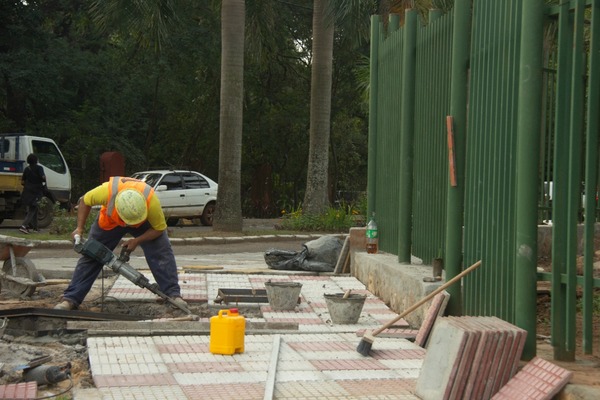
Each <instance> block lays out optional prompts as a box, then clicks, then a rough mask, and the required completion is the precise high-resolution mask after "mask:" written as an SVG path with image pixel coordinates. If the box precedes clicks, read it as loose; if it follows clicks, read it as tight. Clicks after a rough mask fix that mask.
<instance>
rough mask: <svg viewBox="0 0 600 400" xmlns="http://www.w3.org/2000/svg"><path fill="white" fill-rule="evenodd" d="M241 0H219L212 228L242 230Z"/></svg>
mask: <svg viewBox="0 0 600 400" xmlns="http://www.w3.org/2000/svg"><path fill="white" fill-rule="evenodd" d="M245 12H246V11H245V1H244V0H223V1H222V2H221V113H220V136H219V138H220V140H219V179H218V182H219V190H218V193H217V198H218V201H217V208H216V210H215V218H214V225H213V226H214V229H215V230H219V231H228V232H241V231H242V206H241V195H240V188H241V161H242V117H243V108H242V107H243V94H244V19H245Z"/></svg>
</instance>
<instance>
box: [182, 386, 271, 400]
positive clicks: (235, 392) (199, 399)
mask: <svg viewBox="0 0 600 400" xmlns="http://www.w3.org/2000/svg"><path fill="white" fill-rule="evenodd" d="M181 388H182V389H183V392H184V393H185V395H186V398H187V399H188V400H213V399H214V400H217V399H219V400H220V399H244V400H254V399H264V396H265V385H264V383H225V384H212V385H184V386H181Z"/></svg>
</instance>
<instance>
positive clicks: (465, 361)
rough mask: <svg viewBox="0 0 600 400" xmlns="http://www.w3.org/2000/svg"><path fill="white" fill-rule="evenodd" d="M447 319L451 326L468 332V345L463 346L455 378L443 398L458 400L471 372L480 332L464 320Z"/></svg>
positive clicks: (458, 318)
mask: <svg viewBox="0 0 600 400" xmlns="http://www.w3.org/2000/svg"><path fill="white" fill-rule="evenodd" d="M449 319H450V321H452V323H453V324H456V325H457V326H460V327H461V328H462V329H465V330H467V331H468V332H469V339H468V344H467V345H466V346H465V348H464V350H463V352H462V354H461V356H460V357H461V359H460V363H459V365H458V368H457V371H456V378H455V380H454V383H453V385H452V387H451V388H450V391H446V393H445V398H450V399H460V398H462V394H463V392H464V390H465V386H466V384H467V380H468V378H469V375H470V374H471V371H472V366H473V358H474V357H475V352H476V351H477V349H478V348H479V341H480V340H481V331H480V330H477V329H475V328H473V327H472V326H471V325H470V324H469V323H468V320H466V319H465V318H460V317H451V318H449Z"/></svg>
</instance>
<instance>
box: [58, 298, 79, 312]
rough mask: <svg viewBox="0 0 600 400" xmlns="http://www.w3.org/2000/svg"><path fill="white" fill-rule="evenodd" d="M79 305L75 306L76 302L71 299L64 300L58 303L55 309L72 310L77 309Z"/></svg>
mask: <svg viewBox="0 0 600 400" xmlns="http://www.w3.org/2000/svg"><path fill="white" fill-rule="evenodd" d="M76 308H77V307H75V304H73V303H71V302H70V301H69V300H63V301H61V302H60V303H58V304H57V305H55V306H54V309H55V310H66V311H70V310H75V309H76Z"/></svg>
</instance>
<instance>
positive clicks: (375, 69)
mask: <svg viewBox="0 0 600 400" xmlns="http://www.w3.org/2000/svg"><path fill="white" fill-rule="evenodd" d="M379 22H380V18H379V16H377V15H373V16H371V54H370V57H371V59H370V63H369V67H370V71H369V73H370V77H369V142H368V157H369V159H368V163H367V171H368V172H367V210H368V211H367V216H366V217H367V218H369V216H370V215H372V214H373V212H374V211H375V209H376V203H375V201H376V199H377V197H376V190H375V189H376V187H375V182H376V178H377V175H376V170H377V167H376V163H377V111H378V107H377V98H378V95H379V93H378V90H377V85H378V84H379V82H378V80H379Z"/></svg>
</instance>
